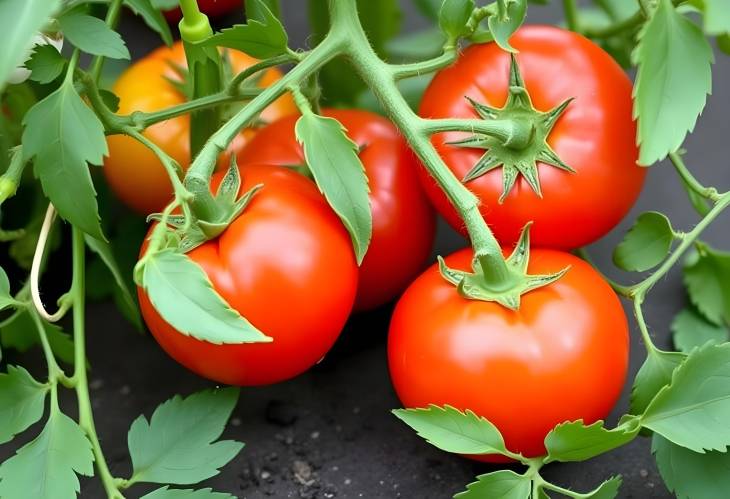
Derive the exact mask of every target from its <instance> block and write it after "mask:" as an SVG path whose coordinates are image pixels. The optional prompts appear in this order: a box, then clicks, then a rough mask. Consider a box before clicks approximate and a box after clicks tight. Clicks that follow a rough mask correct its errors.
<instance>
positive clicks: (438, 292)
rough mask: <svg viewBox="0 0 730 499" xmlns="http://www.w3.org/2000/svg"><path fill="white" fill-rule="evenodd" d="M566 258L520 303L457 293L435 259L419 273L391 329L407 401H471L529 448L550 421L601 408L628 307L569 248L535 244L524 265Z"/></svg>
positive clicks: (614, 381)
mask: <svg viewBox="0 0 730 499" xmlns="http://www.w3.org/2000/svg"><path fill="white" fill-rule="evenodd" d="M471 259H472V251H471V250H470V249H464V250H461V251H457V252H456V253H454V254H452V255H450V256H449V257H448V258H446V263H447V265H448V266H449V267H451V268H455V269H460V270H469V271H471V267H470V263H471ZM566 266H570V270H569V271H568V272H567V273H566V274H565V275H564V276H563V277H562V278H560V279H559V280H558V281H556V282H555V283H553V284H551V285H549V286H547V287H544V288H539V289H537V290H534V291H532V292H530V293H527V294H525V295H523V296H522V304H521V306H520V309H519V310H518V311H511V310H509V309H507V308H504V307H502V306H500V305H498V304H496V303H493V302H484V301H477V300H467V299H465V298H462V297H461V296H460V295H459V293H458V291H457V290H456V288H455V287H454V286H453V285H452V284H450V283H448V282H446V281H445V280H444V279H443V278H442V277H441V275H440V274H439V270H438V267H437V266H436V265H434V266H433V267H431V268H430V269H428V270H427V271H426V272H425V273H423V275H421V276H420V277H419V278H418V279H417V280H416V281H415V282H414V283H413V284H412V285H411V286H410V287H409V288H408V289H407V290H406V292H405V293H404V294H403V297H402V298H401V299H400V301H399V302H398V305H397V306H396V309H395V312H394V314H393V319H392V322H391V325H390V334H389V338H388V359H389V365H390V375H391V378H392V380H393V384H394V386H395V390H396V392H397V393H398V396H399V397H400V399H401V401H402V402H403V405H404V406H406V407H426V406H427V405H428V404H437V405H444V404H448V405H451V406H454V407H456V408H458V409H461V410H466V409H471V410H472V411H474V412H475V413H476V414H478V415H480V416H483V417H485V418H487V419H488V420H489V421H491V422H492V423H494V424H495V425H496V426H497V428H498V429H499V430H500V431H501V432H502V435H503V436H504V439H505V443H506V445H507V448H508V449H509V450H511V451H513V452H521V453H523V454H524V455H525V456H528V457H534V456H539V455H542V454H544V452H545V447H544V445H543V439H544V437H545V435H546V434H547V433H548V432H549V431H550V430H551V429H552V428H553V427H554V426H555V425H556V424H558V423H562V422H564V421H573V420H577V419H583V420H584V421H585V422H586V424H590V423H593V422H595V421H596V420H598V419H602V418H604V417H606V415H608V413H609V412H610V410H611V408H612V407H613V405H614V404H615V403H616V400H617V399H618V397H619V395H620V393H621V389H622V387H623V385H624V381H625V379H626V370H627V367H628V353H629V337H628V325H627V322H626V317H625V315H624V312H623V309H622V307H621V303H620V302H619V299H618V297H617V296H616V294H615V293H614V292H613V290H612V289H611V287H610V286H609V285H608V284H607V283H606V282H605V281H604V280H603V279H602V278H601V276H600V275H599V274H598V273H596V271H595V270H593V268H592V267H591V266H590V265H589V264H587V263H585V262H584V261H583V260H580V259H579V258H577V257H575V256H573V255H570V254H569V253H563V252H561V251H556V250H549V249H536V250H533V251H532V257H531V260H530V264H529V269H528V271H529V273H531V274H547V273H553V272H557V271H559V270H561V269H563V268H565V267H566ZM499 457H501V456H499ZM482 459H483V457H482ZM487 459H488V460H498V459H495V456H488V457H487Z"/></svg>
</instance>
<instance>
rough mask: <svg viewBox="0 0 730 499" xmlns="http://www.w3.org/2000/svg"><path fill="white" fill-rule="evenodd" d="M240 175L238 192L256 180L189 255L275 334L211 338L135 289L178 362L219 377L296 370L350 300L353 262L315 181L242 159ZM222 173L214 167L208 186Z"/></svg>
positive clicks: (249, 377)
mask: <svg viewBox="0 0 730 499" xmlns="http://www.w3.org/2000/svg"><path fill="white" fill-rule="evenodd" d="M241 175H242V179H243V182H242V186H241V192H242V193H243V192H246V191H248V190H249V189H251V188H252V187H253V186H255V185H257V184H259V183H261V184H263V188H262V189H261V190H260V191H259V192H258V193H257V194H255V195H254V197H253V199H252V200H251V202H250V204H249V205H248V206H247V207H246V209H245V210H244V212H243V214H242V215H241V216H239V217H238V218H237V219H236V220H234V221H233V223H232V224H231V225H230V226H229V227H228V228H227V229H226V231H225V232H224V233H223V234H222V235H221V236H220V237H218V238H217V239H214V240H211V241H208V242H206V243H204V244H203V245H202V246H199V247H198V248H195V249H194V250H192V251H190V252H189V253H188V256H189V257H190V258H191V259H192V260H193V261H195V262H196V263H198V264H199V265H201V267H202V268H203V270H205V272H206V274H208V277H209V278H210V280H211V282H212V283H213V286H214V287H215V289H216V290H217V291H218V292H219V293H220V294H221V296H223V298H224V299H225V300H226V301H227V302H228V303H229V304H230V305H231V307H233V308H234V309H236V310H238V311H239V312H240V313H241V315H243V316H244V317H246V318H247V319H248V320H249V321H250V322H251V323H252V324H253V325H254V326H256V327H257V328H259V329H260V330H261V331H262V332H263V333H264V334H266V335H267V336H270V337H272V338H273V342H271V343H249V344H241V345H214V344H212V343H207V342H205V341H201V340H197V339H195V338H192V337H189V336H184V335H182V334H180V333H179V332H177V331H176V330H175V329H173V328H172V327H171V326H170V325H169V324H168V323H167V322H165V321H164V320H163V319H162V318H161V317H160V315H159V314H158V313H157V311H156V310H155V309H154V307H153V306H152V304H151V303H150V301H149V299H148V298H147V295H146V294H145V292H144V290H143V289H142V288H138V294H139V300H140V307H141V310H142V316H143V317H144V320H145V322H146V323H147V326H148V327H149V329H150V331H151V332H152V334H153V335H154V337H155V338H156V339H157V341H158V342H159V343H160V345H161V346H162V348H163V349H165V351H166V352H167V353H168V354H170V356H172V357H173V358H174V359H175V360H177V361H178V362H179V363H181V364H182V365H184V366H185V367H187V368H188V369H190V370H192V371H194V372H196V373H197V374H199V375H201V376H204V377H206V378H209V379H212V380H215V381H218V382H221V383H227V384H232V385H263V384H268V383H276V382H278V381H283V380H286V379H289V378H291V377H293V376H296V375H298V374H300V373H302V372H304V371H305V370H307V369H308V368H310V367H311V366H312V365H314V364H315V363H316V362H318V361H319V360H320V359H322V357H323V356H324V355H325V354H326V353H327V351H328V350H329V349H330V347H331V346H332V344H333V343H334V342H335V340H336V339H337V336H338V335H339V333H340V331H341V330H342V327H343V325H344V324H345V321H346V320H347V317H348V316H349V314H350V311H351V309H352V304H353V302H354V300H355V292H356V290H357V264H356V262H355V256H354V253H353V250H352V243H351V242H350V238H349V236H348V234H347V231H346V230H345V228H344V227H343V225H342V223H341V222H340V220H339V219H338V218H337V216H336V215H335V214H334V212H333V211H332V209H331V208H330V207H329V205H328V204H327V202H326V201H325V199H324V197H322V195H321V194H320V193H319V192H318V191H317V187H316V186H315V185H314V183H313V182H311V181H310V180H308V179H306V178H305V177H303V176H301V175H299V174H297V173H295V172H293V171H291V170H288V169H286V168H280V167H277V166H269V165H249V166H246V167H244V168H242V169H241ZM220 180H221V175H220V174H216V176H215V177H214V182H213V184H212V185H213V189H215V188H216V186H217V185H216V184H218V183H219V182H220ZM145 249H146V245H145V246H143V247H142V252H144V251H145Z"/></svg>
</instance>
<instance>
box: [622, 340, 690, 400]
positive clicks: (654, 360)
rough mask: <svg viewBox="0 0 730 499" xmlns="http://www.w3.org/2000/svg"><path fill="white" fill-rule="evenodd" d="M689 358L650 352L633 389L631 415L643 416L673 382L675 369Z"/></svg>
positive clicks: (676, 354) (658, 351)
mask: <svg viewBox="0 0 730 499" xmlns="http://www.w3.org/2000/svg"><path fill="white" fill-rule="evenodd" d="M686 357H687V356H686V355H685V354H683V353H679V352H664V351H662V350H650V351H649V353H648V355H647V357H646V360H645V361H644V363H643V364H642V365H641V368H640V369H639V372H638V373H636V378H635V379H634V386H633V387H632V389H631V406H630V409H629V412H630V413H631V414H643V412H644V410H645V409H646V407H647V406H648V405H649V402H651V400H652V399H653V398H654V396H655V395H656V394H657V393H658V392H659V390H661V389H662V388H663V387H664V386H666V385H668V384H669V382H670V381H671V380H672V373H673V372H674V369H675V368H677V366H679V365H680V364H681V363H682V362H683V361H684V359H685V358H686Z"/></svg>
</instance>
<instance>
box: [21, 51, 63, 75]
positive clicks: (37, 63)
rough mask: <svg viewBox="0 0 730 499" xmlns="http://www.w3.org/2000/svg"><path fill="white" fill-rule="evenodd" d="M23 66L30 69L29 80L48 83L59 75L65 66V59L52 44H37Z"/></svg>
mask: <svg viewBox="0 0 730 499" xmlns="http://www.w3.org/2000/svg"><path fill="white" fill-rule="evenodd" d="M25 67H26V68H28V69H30V70H31V71H32V73H31V75H30V79H31V80H33V81H37V82H38V83H50V82H52V81H53V80H55V79H56V78H58V77H59V76H60V75H61V73H62V72H63V68H64V67H66V59H64V58H63V56H61V54H59V53H58V50H56V47H54V46H53V45H50V44H49V45H37V46H36V48H35V51H34V52H33V55H32V56H31V57H30V59H29V60H28V62H26V63H25Z"/></svg>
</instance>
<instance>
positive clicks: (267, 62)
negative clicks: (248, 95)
mask: <svg viewBox="0 0 730 499" xmlns="http://www.w3.org/2000/svg"><path fill="white" fill-rule="evenodd" d="M298 60H299V57H297V55H296V54H289V53H287V54H283V55H280V56H277V57H271V58H269V59H264V60H263V61H260V62H257V63H256V64H253V65H252V66H249V67H247V68H246V69H244V70H243V71H241V72H240V73H238V74H237V75H236V76H235V77H234V78H233V79H232V80H231V82H230V83H229V84H228V93H230V94H231V95H238V92H239V88H238V87H239V86H240V85H241V83H243V82H244V81H245V80H246V78H249V77H251V76H253V75H255V74H256V73H258V72H259V71H263V70H265V69H268V68H271V67H274V66H278V65H280V64H286V63H289V62H296V61H298Z"/></svg>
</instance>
